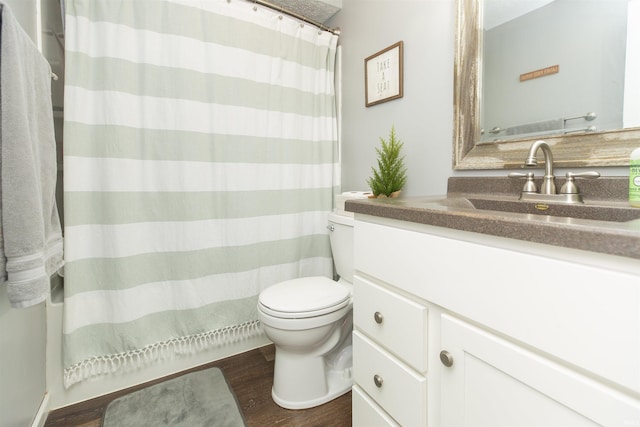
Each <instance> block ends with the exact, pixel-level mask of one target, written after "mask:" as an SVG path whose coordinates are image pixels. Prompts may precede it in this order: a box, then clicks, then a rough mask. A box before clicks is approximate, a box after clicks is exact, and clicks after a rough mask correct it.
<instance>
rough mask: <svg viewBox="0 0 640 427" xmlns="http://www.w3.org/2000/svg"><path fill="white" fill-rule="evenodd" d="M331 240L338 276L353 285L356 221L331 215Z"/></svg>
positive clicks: (334, 214)
mask: <svg viewBox="0 0 640 427" xmlns="http://www.w3.org/2000/svg"><path fill="white" fill-rule="evenodd" d="M328 220H329V230H330V231H329V239H330V240H331V252H333V263H334V264H335V266H336V272H337V273H338V275H339V276H340V277H341V278H342V279H344V280H346V281H347V282H349V283H353V223H354V219H353V218H351V217H348V216H345V215H338V214H336V213H333V212H332V213H330V214H329V217H328Z"/></svg>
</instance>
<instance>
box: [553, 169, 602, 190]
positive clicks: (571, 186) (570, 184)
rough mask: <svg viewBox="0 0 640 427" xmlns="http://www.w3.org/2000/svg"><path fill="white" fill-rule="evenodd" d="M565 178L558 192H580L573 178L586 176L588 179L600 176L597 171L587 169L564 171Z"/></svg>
mask: <svg viewBox="0 0 640 427" xmlns="http://www.w3.org/2000/svg"><path fill="white" fill-rule="evenodd" d="M565 176H566V178H567V180H566V181H565V183H564V185H563V186H562V188H561V189H560V194H580V190H578V186H577V185H576V183H575V178H588V179H596V178H599V177H600V174H599V173H598V172H594V171H589V172H577V173H576V172H567V173H566V175H565Z"/></svg>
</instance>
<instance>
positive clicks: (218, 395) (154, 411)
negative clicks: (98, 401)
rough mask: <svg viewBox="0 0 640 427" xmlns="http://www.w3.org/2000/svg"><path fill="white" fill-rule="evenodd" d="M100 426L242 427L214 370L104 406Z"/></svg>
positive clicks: (228, 392)
mask: <svg viewBox="0 0 640 427" xmlns="http://www.w3.org/2000/svg"><path fill="white" fill-rule="evenodd" d="M102 425H103V427H142V426H149V427H151V426H153V427H158V426H171V427H181V426H184V427H199V426H202V427H245V426H246V424H245V422H244V417H243V416H242V413H241V412H240V409H239V408H238V403H237V401H236V397H235V395H234V394H233V392H232V391H231V390H230V389H229V385H228V384H227V381H226V380H225V378H224V375H223V373H222V372H221V371H220V369H218V368H210V369H207V370H204V371H198V372H192V373H190V374H186V375H183V376H181V377H178V378H174V379H172V380H168V381H165V382H163V383H160V384H156V385H153V386H150V387H147V388H144V389H142V390H138V391H135V392H133V393H130V394H128V395H126V396H122V397H120V398H118V399H116V400H114V401H113V402H111V403H110V404H109V406H107V410H106V412H105V414H104V421H103V423H102Z"/></svg>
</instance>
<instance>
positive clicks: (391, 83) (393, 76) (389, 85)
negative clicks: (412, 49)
mask: <svg viewBox="0 0 640 427" xmlns="http://www.w3.org/2000/svg"><path fill="white" fill-rule="evenodd" d="M403 50H404V43H403V41H402V40H401V41H399V42H397V43H394V44H392V45H391V46H389V47H387V48H385V49H382V50H381V51H379V52H376V53H374V54H373V55H371V56H369V57H367V58H365V60H364V89H365V105H366V106H367V107H371V106H372V105H376V104H381V103H383V102H387V101H391V100H392V99H398V98H402V96H403V92H404V88H403V59H404V58H403V55H404V52H403Z"/></svg>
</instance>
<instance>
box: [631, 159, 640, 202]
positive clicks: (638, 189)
mask: <svg viewBox="0 0 640 427" xmlns="http://www.w3.org/2000/svg"><path fill="white" fill-rule="evenodd" d="M629 204H630V205H631V206H635V207H638V208H640V148H636V149H635V150H633V151H632V152H631V157H630V158H629Z"/></svg>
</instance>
